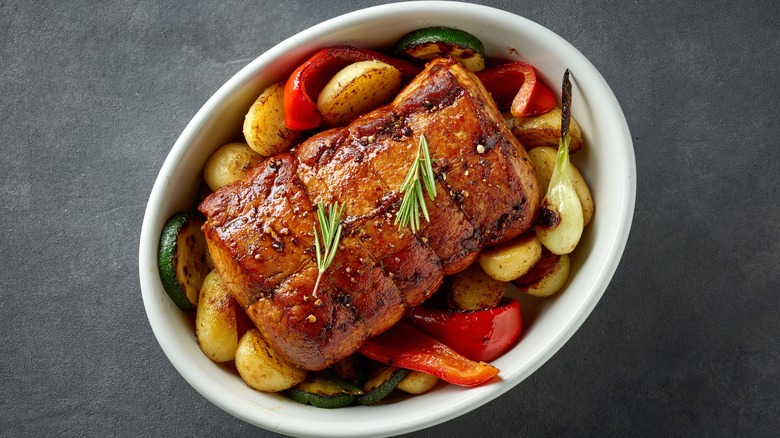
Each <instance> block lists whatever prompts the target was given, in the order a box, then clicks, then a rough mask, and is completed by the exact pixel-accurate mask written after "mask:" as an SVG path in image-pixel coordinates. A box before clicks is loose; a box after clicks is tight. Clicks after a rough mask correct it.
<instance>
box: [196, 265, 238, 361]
mask: <svg viewBox="0 0 780 438" xmlns="http://www.w3.org/2000/svg"><path fill="white" fill-rule="evenodd" d="M195 337H196V338H197V340H198V345H200V349H201V350H203V353H204V354H205V355H206V356H207V357H208V358H209V359H211V360H213V361H214V362H227V361H230V360H233V358H234V357H235V354H236V347H237V346H238V318H237V316H236V303H235V300H234V299H233V297H232V296H230V293H229V292H228V290H227V288H226V287H225V285H224V284H223V283H222V279H221V278H220V276H219V274H218V273H217V271H211V272H209V274H208V275H206V278H205V279H204V280H203V286H201V288H200V299H199V300H198V310H197V311H196V313H195Z"/></svg>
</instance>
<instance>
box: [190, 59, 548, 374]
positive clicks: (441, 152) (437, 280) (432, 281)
mask: <svg viewBox="0 0 780 438" xmlns="http://www.w3.org/2000/svg"><path fill="white" fill-rule="evenodd" d="M422 135H424V136H425V137H426V139H427V142H428V145H429V148H430V153H431V157H432V159H433V168H434V173H435V174H436V185H437V192H438V196H437V197H436V198H435V200H433V201H431V200H430V199H427V198H426V201H427V206H428V210H429V213H430V216H431V221H430V222H425V221H424V220H423V222H422V224H423V227H422V229H421V230H419V231H418V232H417V234H416V235H415V234H413V233H411V231H410V230H409V229H408V228H399V227H398V226H397V225H394V220H395V215H396V212H397V210H398V207H399V206H400V203H401V198H402V194H401V193H399V191H398V190H399V187H400V186H401V183H402V181H403V179H404V178H405V177H406V174H407V172H408V170H409V167H410V165H411V163H412V160H413V159H414V157H415V154H416V152H417V149H418V145H419V141H420V136H422ZM319 202H323V203H325V204H326V205H330V204H333V203H335V202H339V203H340V204H345V205H346V206H345V210H344V216H343V217H342V223H343V225H344V231H343V235H342V239H341V243H340V245H339V250H338V252H337V253H336V257H335V259H334V261H333V263H332V264H331V266H330V267H329V268H328V269H327V271H326V272H325V275H324V276H323V280H322V283H321V284H320V287H319V289H318V291H317V293H316V295H315V294H313V293H312V292H313V289H314V283H315V281H316V278H317V274H318V271H317V265H316V261H315V256H314V255H315V250H314V230H315V227H317V229H319V225H318V223H317V219H316V217H317V215H316V207H317V204H318V203H319ZM539 202H540V193H539V183H538V181H537V177H536V174H535V173H534V170H533V166H532V164H531V162H530V161H529V159H528V157H527V155H526V153H525V150H524V149H523V148H522V146H521V145H520V144H519V143H518V142H517V140H516V139H515V138H514V137H513V136H512V134H511V132H509V130H508V128H507V127H506V125H505V123H504V121H503V118H502V117H501V114H500V113H499V111H498V109H497V108H496V106H495V103H494V102H493V101H492V99H491V98H490V96H489V95H488V93H487V91H486V90H485V89H484V88H483V87H482V85H481V83H480V82H479V81H478V80H477V79H476V77H475V76H474V75H473V74H472V73H470V72H469V71H468V70H466V69H465V68H463V67H462V66H461V65H460V64H458V63H457V62H454V61H452V60H447V59H437V60H434V61H432V62H430V63H429V64H428V66H427V67H426V68H425V70H424V71H423V72H422V73H420V75H419V76H417V77H416V78H415V79H414V80H413V81H412V82H411V83H410V84H409V85H408V86H406V87H405V88H404V89H403V90H402V91H401V93H400V94H399V95H398V96H397V97H396V98H395V100H394V101H393V102H392V103H391V104H389V105H387V106H385V107H382V108H379V109H377V110H375V111H373V112H371V113H369V114H366V115H364V116H362V117H360V118H358V119H357V120H355V121H353V122H352V123H351V124H350V125H349V126H347V127H345V128H336V129H331V130H328V131H325V132H322V133H320V134H317V135H315V136H313V137H311V138H310V139H308V140H306V141H305V142H304V143H302V144H300V145H299V146H298V147H296V148H295V149H294V150H293V151H291V152H288V153H283V154H280V155H277V156H274V157H271V158H269V159H267V160H266V161H264V162H263V163H262V164H261V165H260V166H259V167H257V168H255V169H253V170H252V171H251V172H250V174H249V175H248V176H247V177H246V178H245V179H244V180H241V181H238V182H236V183H234V184H232V185H229V186H226V187H223V188H222V189H220V190H218V191H217V192H215V193H213V194H212V195H211V196H209V197H208V198H207V199H205V200H204V201H203V202H202V203H201V205H200V210H201V212H203V213H204V214H205V215H206V219H207V220H206V223H205V225H204V227H203V231H204V232H205V235H206V239H207V242H208V246H209V250H210V253H211V257H212V260H213V262H214V266H215V268H216V269H217V271H218V272H219V273H220V275H221V276H222V279H223V281H224V282H225V284H226V285H227V287H228V288H229V290H230V291H231V293H232V294H233V296H234V297H235V298H236V300H237V302H238V303H239V304H240V305H241V306H242V307H244V308H245V309H246V311H247V313H248V314H249V316H250V318H251V319H252V320H253V321H254V323H255V324H256V325H257V327H258V329H259V330H260V331H261V333H262V334H263V336H264V337H265V338H266V339H267V340H268V342H269V343H270V344H271V345H273V347H274V348H275V349H276V351H278V352H279V353H280V354H282V355H283V356H284V357H286V358H287V359H288V360H290V361H291V362H293V363H295V364H297V365H298V366H301V367H303V368H306V369H309V370H320V369H323V368H325V367H327V366H328V365H330V364H332V363H334V362H336V361H338V360H340V359H342V358H344V357H347V356H349V355H350V354H352V353H354V352H355V351H356V350H357V349H358V347H359V346H360V345H361V344H362V343H363V342H364V341H365V340H366V339H368V338H369V337H372V336H375V335H377V334H379V333H381V332H383V331H385V330H387V329H388V328H390V327H391V326H392V325H393V324H395V323H396V322H397V321H398V320H399V319H400V318H401V317H402V316H403V314H404V311H405V309H406V308H408V307H412V306H415V305H418V304H420V303H421V302H423V301H424V300H425V299H426V298H428V297H429V296H430V295H431V294H432V293H433V292H434V291H435V290H436V289H437V288H438V287H439V285H440V284H441V282H442V280H443V278H444V276H446V275H451V274H454V273H457V272H459V271H461V270H463V269H465V268H466V267H467V266H468V265H469V264H470V263H472V262H473V261H474V260H475V258H476V257H477V255H478V254H479V251H480V250H481V249H482V248H483V246H486V245H495V244H497V243H501V242H504V241H507V240H509V239H512V238H513V237H515V236H517V235H519V234H521V233H523V232H524V231H526V230H527V229H528V228H529V227H530V226H531V225H532V223H533V221H534V220H535V218H536V212H537V208H538V206H539Z"/></svg>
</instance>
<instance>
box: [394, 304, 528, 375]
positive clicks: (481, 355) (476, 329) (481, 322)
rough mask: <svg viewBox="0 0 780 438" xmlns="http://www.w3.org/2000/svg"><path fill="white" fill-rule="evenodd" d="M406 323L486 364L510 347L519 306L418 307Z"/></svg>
mask: <svg viewBox="0 0 780 438" xmlns="http://www.w3.org/2000/svg"><path fill="white" fill-rule="evenodd" d="M406 320H407V321H408V322H409V323H410V324H412V325H413V326H415V327H417V328H418V329H420V330H421V331H422V332H423V333H425V334H427V335H429V336H431V337H432V338H434V339H436V340H437V341H440V342H442V343H444V344H446V345H447V346H448V347H450V348H452V349H453V350H455V351H457V352H458V353H460V354H462V355H463V356H466V357H467V358H469V359H471V360H477V361H485V362H490V361H491V360H493V359H495V358H497V357H499V356H501V355H502V354H504V353H505V352H506V351H507V350H508V349H509V347H511V346H512V345H513V344H514V343H515V341H516V340H517V338H518V336H520V331H521V330H522V326H523V318H522V315H521V313H520V303H519V302H518V301H517V300H515V299H514V298H504V299H503V300H502V301H501V303H500V304H499V305H498V306H497V307H494V308H490V309H485V310H471V311H460V310H453V309H442V308H437V307H430V306H425V305H420V306H417V307H414V308H412V309H410V310H409V312H408V313H407V315H406Z"/></svg>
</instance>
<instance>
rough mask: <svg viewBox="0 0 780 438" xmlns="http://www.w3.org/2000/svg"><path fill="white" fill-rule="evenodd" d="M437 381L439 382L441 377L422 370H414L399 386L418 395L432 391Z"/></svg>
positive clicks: (402, 389)
mask: <svg viewBox="0 0 780 438" xmlns="http://www.w3.org/2000/svg"><path fill="white" fill-rule="evenodd" d="M437 383H439V378H438V377H436V376H434V375H431V374H428V373H423V372H422V371H412V372H411V373H409V375H408V376H406V377H404V379H403V380H401V383H399V384H398V386H397V388H398V389H400V390H401V391H404V392H406V393H409V394H415V395H417V394H424V393H426V392H428V391H430V390H431V389H433V388H434V387H435V386H436V384H437Z"/></svg>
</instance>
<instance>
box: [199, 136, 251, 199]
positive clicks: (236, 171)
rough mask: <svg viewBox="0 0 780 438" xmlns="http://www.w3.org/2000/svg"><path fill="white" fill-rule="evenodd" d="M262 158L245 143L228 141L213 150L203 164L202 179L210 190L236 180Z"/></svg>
mask: <svg viewBox="0 0 780 438" xmlns="http://www.w3.org/2000/svg"><path fill="white" fill-rule="evenodd" d="M262 160H263V157H262V156H261V155H260V154H258V153H257V152H255V151H253V150H252V149H251V148H250V147H249V146H248V145H247V144H246V143H228V144H226V145H223V146H221V147H220V148H219V149H217V150H216V151H214V152H213V153H212V154H211V155H210V156H209V158H208V160H206V164H205V165H204V166H203V180H204V181H206V184H207V185H208V186H209V188H210V189H211V191H213V192H215V191H217V189H219V188H220V187H222V186H226V185H228V184H230V183H232V182H234V181H238V180H240V179H242V178H244V176H246V174H247V172H249V170H250V169H251V168H253V167H255V166H257V165H258V164H260V161H262Z"/></svg>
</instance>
